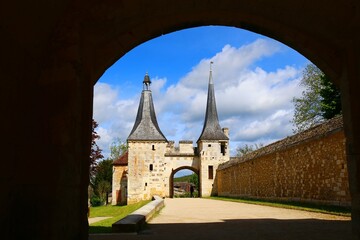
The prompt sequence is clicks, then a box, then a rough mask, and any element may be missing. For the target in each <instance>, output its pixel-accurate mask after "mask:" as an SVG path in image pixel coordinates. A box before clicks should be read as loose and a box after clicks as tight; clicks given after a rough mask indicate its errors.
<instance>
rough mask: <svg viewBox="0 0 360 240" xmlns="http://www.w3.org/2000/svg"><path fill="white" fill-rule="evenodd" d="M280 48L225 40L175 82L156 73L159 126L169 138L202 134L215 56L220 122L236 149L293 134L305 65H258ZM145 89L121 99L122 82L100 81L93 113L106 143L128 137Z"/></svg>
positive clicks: (154, 87) (261, 42)
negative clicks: (269, 67) (296, 98)
mask: <svg viewBox="0 0 360 240" xmlns="http://www.w3.org/2000/svg"><path fill="white" fill-rule="evenodd" d="M279 51H281V46H280V44H279V43H277V42H275V41H271V40H265V39H258V40H256V41H254V42H253V43H250V44H248V45H244V46H241V47H239V48H236V47H233V46H230V45H226V46H224V47H223V48H222V50H221V51H220V52H218V53H217V54H215V55H214V56H213V57H211V58H209V59H202V60H201V61H199V63H198V64H197V65H196V66H194V67H193V68H192V70H191V71H190V72H188V73H187V74H185V75H184V77H183V78H181V79H180V80H179V81H178V82H177V83H176V84H172V85H169V86H166V83H167V79H166V78H165V77H163V78H160V77H155V78H153V79H151V81H152V85H151V88H152V92H153V98H154V104H155V109H156V114H157V117H158V121H159V126H160V128H161V130H162V131H163V133H164V134H165V136H166V137H167V138H168V140H185V139H186V140H193V141H196V140H197V139H198V137H199V134H200V133H201V130H202V126H203V121H204V115H205V110H206V98H207V85H208V79H209V66H210V62H211V61H212V62H214V65H213V79H214V83H215V94H216V101H217V109H218V114H219V118H220V123H221V125H222V127H229V128H230V141H232V144H231V147H232V151H234V150H233V149H234V148H235V145H234V144H241V143H243V142H246V143H258V142H262V143H270V142H271V141H274V140H278V139H280V138H283V137H286V136H287V135H291V132H292V131H291V129H292V126H291V124H290V120H291V119H292V115H293V106H292V104H291V99H292V98H293V97H294V96H299V95H300V93H301V89H300V88H299V86H298V82H299V78H300V74H301V70H300V69H296V68H294V67H291V66H283V67H282V68H279V69H276V70H273V71H270V72H267V71H265V70H264V69H262V68H261V67H260V66H256V62H257V61H259V60H261V59H262V58H268V57H271V56H272V55H274V54H275V53H277V52H279ZM165 86H166V87H165ZM140 92H141V88H140V89H139V92H138V94H137V95H136V96H133V97H132V98H130V99H122V98H121V88H120V87H116V86H111V85H108V84H106V83H98V84H96V85H95V90H94V118H95V120H97V121H98V122H99V124H100V127H101V128H99V131H98V132H99V134H100V136H101V138H102V139H101V146H105V145H107V144H110V143H111V142H112V141H113V139H115V137H120V138H121V139H122V140H125V139H126V138H127V136H128V134H129V133H130V131H131V128H132V126H133V124H134V120H135V116H136V112H137V108H138V103H139V98H140Z"/></svg>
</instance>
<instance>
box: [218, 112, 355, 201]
mask: <svg viewBox="0 0 360 240" xmlns="http://www.w3.org/2000/svg"><path fill="white" fill-rule="evenodd" d="M216 190H217V191H218V195H219V196H242V197H253V198H266V199H278V200H290V201H305V202H319V203H322V204H331V205H350V201H351V199H350V193H349V185H348V169H347V163H346V157H345V137H344V131H343V126H342V118H339V117H338V118H334V119H332V120H330V121H328V122H325V123H324V124H321V125H319V126H316V127H314V128H311V129H309V130H307V131H304V132H302V133H299V134H296V135H294V136H291V137H288V138H285V139H283V140H281V141H278V142H275V143H273V144H270V145H268V146H266V147H264V148H262V149H259V150H257V151H254V152H252V153H250V154H248V155H245V156H243V157H242V158H232V159H231V160H230V161H229V162H227V163H225V164H222V165H221V166H220V167H219V169H218V172H217V179H216Z"/></svg>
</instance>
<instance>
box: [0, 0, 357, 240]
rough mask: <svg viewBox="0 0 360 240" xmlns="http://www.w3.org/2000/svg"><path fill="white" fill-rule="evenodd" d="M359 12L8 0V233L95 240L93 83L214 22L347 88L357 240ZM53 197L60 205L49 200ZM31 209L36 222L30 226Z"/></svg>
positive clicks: (344, 6) (344, 7)
mask: <svg viewBox="0 0 360 240" xmlns="http://www.w3.org/2000/svg"><path fill="white" fill-rule="evenodd" d="M359 9H360V3H359V2H358V1H353V0H343V1H330V2H326V4H324V1H318V0H315V1H300V2H295V3H294V2H291V1H287V0H278V1H276V2H273V1H268V2H266V1H254V0H243V1H238V0H224V1H202V0H199V1H171V2H169V1H167V0H153V1H140V0H133V1H116V2H115V1H112V2H108V1H97V2H95V1H90V2H89V1H85V0H78V1H60V0H55V1H51V2H45V1H44V2H42V4H41V7H39V5H37V4H33V3H32V2H26V1H6V2H4V3H2V5H1V8H0V13H1V16H2V18H1V28H0V32H1V36H2V37H1V40H0V41H1V44H0V47H1V53H2V54H1V55H0V59H1V65H0V68H1V74H2V79H3V80H4V81H3V85H2V87H1V88H0V89H1V90H2V91H1V94H0V96H1V99H2V101H1V103H2V116H3V117H2V121H3V124H2V125H3V126H4V128H3V135H4V139H6V143H5V144H4V145H2V147H3V148H4V151H2V152H3V154H4V155H3V158H2V159H4V161H3V165H2V168H3V169H6V171H4V172H3V174H2V177H1V181H2V186H3V189H2V191H3V196H6V197H4V198H3V199H1V201H2V204H0V212H1V219H2V222H3V224H2V229H3V231H2V234H3V236H4V238H7V239H14V238H19V239H21V238H27V237H28V233H29V232H31V233H32V237H33V238H36V239H87V238H88V223H87V218H86V215H87V185H88V182H89V173H88V171H89V169H88V156H89V152H90V136H91V116H92V90H93V89H92V88H93V84H94V83H95V82H96V81H97V79H98V78H99V77H100V76H101V75H102V74H103V73H104V71H105V70H106V69H107V68H108V67H109V66H110V65H111V64H113V63H114V62H115V61H116V60H118V59H119V58H120V57H121V56H123V55H124V54H126V53H127V52H128V51H130V50H131V49H132V48H133V47H135V46H137V45H139V44H141V43H143V42H145V41H147V40H149V39H151V38H154V37H157V36H161V35H162V34H166V33H169V32H172V31H176V30H181V29H185V28H190V27H195V26H205V25H225V26H235V27H239V28H243V29H247V30H250V31H253V32H256V33H260V34H263V35H266V36H269V37H272V38H274V39H277V40H279V41H281V42H283V43H284V44H286V45H288V46H290V47H292V48H294V49H295V50H297V51H299V52H300V53H301V54H303V55H304V56H306V57H307V58H308V59H310V60H311V61H312V62H314V63H315V64H316V65H317V66H319V67H320V68H321V69H322V70H323V71H324V72H325V73H326V74H327V75H328V76H330V78H331V79H332V80H333V81H334V82H335V83H337V84H338V85H339V86H340V88H341V92H342V102H343V116H344V125H345V134H346V141H347V142H346V148H347V159H348V164H349V170H350V172H349V179H350V189H351V194H352V206H353V212H352V222H353V225H354V227H353V229H354V234H355V235H356V236H358V237H359V236H360V230H359V229H360V227H359V225H360V190H359V189H360V187H359V184H360V177H359V174H360V173H359V171H360V170H359V169H360V167H359V166H360V165H359V164H360V163H359V162H360V125H359V124H358V123H359V122H360V114H359V112H360V104H359V103H360V94H359V93H358V92H359V89H360V81H359V79H360V24H359V23H360V21H359V19H360V12H359ZM25 183H26V184H25ZM28 196H32V197H31V198H29V197H28ZM49 196H51V201H44V199H48V197H49ZM24 213H26V214H27V215H28V216H32V219H31V221H26V222H25V223H24V220H23V217H24ZM18 226H21V227H18ZM63 229H67V231H63Z"/></svg>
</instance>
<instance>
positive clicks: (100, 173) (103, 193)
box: [91, 159, 113, 203]
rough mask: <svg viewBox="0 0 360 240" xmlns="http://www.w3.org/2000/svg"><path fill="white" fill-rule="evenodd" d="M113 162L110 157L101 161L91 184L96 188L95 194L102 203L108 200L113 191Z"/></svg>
mask: <svg viewBox="0 0 360 240" xmlns="http://www.w3.org/2000/svg"><path fill="white" fill-rule="evenodd" d="M112 163H113V161H112V160H110V159H106V160H103V161H101V162H99V163H98V166H97V169H96V173H95V175H94V176H93V177H92V178H91V185H92V187H93V189H94V190H95V192H94V194H95V195H96V196H98V197H99V198H100V200H101V202H102V203H104V202H106V200H107V195H108V193H110V192H111V186H112V169H113V166H112ZM106 203H107V202H106Z"/></svg>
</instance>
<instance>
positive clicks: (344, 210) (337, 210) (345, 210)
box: [209, 197, 351, 217]
mask: <svg viewBox="0 0 360 240" xmlns="http://www.w3.org/2000/svg"><path fill="white" fill-rule="evenodd" d="M209 199H214V200H222V201H231V202H241V203H249V204H258V205H264V206H271V207H281V208H289V209H296V210H304V211H310V212H319V213H326V214H333V215H340V216H346V217H350V216H351V209H350V208H349V207H342V206H327V205H319V204H313V203H304V202H283V201H267V200H260V199H251V198H231V197H210V198H209Z"/></svg>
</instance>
